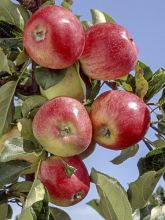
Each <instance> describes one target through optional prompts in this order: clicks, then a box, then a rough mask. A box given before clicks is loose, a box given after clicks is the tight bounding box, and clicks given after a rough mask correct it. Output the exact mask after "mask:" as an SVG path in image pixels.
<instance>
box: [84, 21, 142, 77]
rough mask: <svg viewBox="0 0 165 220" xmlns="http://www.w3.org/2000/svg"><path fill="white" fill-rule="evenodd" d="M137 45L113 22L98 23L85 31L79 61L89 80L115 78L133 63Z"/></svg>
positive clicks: (134, 62)
mask: <svg viewBox="0 0 165 220" xmlns="http://www.w3.org/2000/svg"><path fill="white" fill-rule="evenodd" d="M137 54H138V52H137V47H136V44H135V42H134V41H133V39H132V37H131V36H130V34H129V33H128V31H127V30H126V29H125V28H124V27H122V26H121V25H118V24H114V23H100V24H95V25H93V26H91V27H90V28H89V29H88V30H87V31H86V41H85V48H84V51H83V54H82V56H81V57H80V62H81V66H82V69H83V71H84V73H85V74H87V75H88V76H89V77H90V78H92V79H97V80H115V79H118V78H120V77H122V76H124V75H126V74H128V73H129V72H130V71H131V70H132V69H133V68H134V67H135V65H136V63H137V60H138V56H137Z"/></svg>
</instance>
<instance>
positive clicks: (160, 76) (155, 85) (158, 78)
mask: <svg viewBox="0 0 165 220" xmlns="http://www.w3.org/2000/svg"><path fill="white" fill-rule="evenodd" d="M164 86H165V70H164V69H159V70H158V71H156V73H154V75H153V77H152V78H151V80H150V81H149V82H148V92H147V94H146V97H145V100H147V101H149V100H150V99H151V98H152V97H153V96H154V95H155V94H157V93H158V92H159V91H160V90H161V89H162V88H164Z"/></svg>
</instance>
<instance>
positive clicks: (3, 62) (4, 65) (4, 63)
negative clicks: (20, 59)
mask: <svg viewBox="0 0 165 220" xmlns="http://www.w3.org/2000/svg"><path fill="white" fill-rule="evenodd" d="M0 57H1V59H0V72H8V73H10V74H12V73H11V71H10V68H9V64H8V59H7V56H6V55H5V54H4V52H3V50H2V48H0Z"/></svg>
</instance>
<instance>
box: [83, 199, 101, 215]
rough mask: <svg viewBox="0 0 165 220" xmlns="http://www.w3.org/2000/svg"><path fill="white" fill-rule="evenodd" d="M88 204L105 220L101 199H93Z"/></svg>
mask: <svg viewBox="0 0 165 220" xmlns="http://www.w3.org/2000/svg"><path fill="white" fill-rule="evenodd" d="M87 204H88V205H89V206H91V207H92V208H93V209H95V210H96V211H97V212H98V213H99V214H100V215H101V216H102V217H103V218H104V214H103V213H102V209H101V205H100V200H99V199H93V200H91V201H90V202H88V203H87Z"/></svg>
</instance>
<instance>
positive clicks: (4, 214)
mask: <svg viewBox="0 0 165 220" xmlns="http://www.w3.org/2000/svg"><path fill="white" fill-rule="evenodd" d="M7 213H8V204H7V203H4V204H1V205H0V214H1V220H6V218H7Z"/></svg>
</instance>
